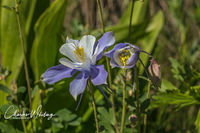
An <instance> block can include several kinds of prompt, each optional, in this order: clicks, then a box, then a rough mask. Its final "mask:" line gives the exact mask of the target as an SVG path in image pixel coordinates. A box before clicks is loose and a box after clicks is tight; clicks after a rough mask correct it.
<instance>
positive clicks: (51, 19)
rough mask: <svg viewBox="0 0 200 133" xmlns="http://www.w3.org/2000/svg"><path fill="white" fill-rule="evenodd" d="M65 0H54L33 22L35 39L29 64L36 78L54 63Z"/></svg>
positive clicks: (58, 44)
mask: <svg viewBox="0 0 200 133" xmlns="http://www.w3.org/2000/svg"><path fill="white" fill-rule="evenodd" d="M66 5H67V1H66V0H56V1H54V2H53V3H52V4H51V6H50V7H49V8H48V9H47V10H46V11H45V12H44V13H43V14H42V15H41V17H40V18H39V20H38V21H37V23H36V24H35V35H36V36H35V40H34V43H33V48H32V51H31V66H32V69H33V72H34V75H35V78H36V79H37V80H38V79H39V78H40V75H41V74H42V73H44V71H45V70H46V69H47V68H49V67H51V66H53V65H54V64H55V60H56V55H57V54H58V48H59V46H60V45H61V41H60V40H61V39H60V34H61V30H62V24H63V20H64V14H65V9H66Z"/></svg>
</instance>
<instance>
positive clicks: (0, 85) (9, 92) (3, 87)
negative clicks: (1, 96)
mask: <svg viewBox="0 0 200 133" xmlns="http://www.w3.org/2000/svg"><path fill="white" fill-rule="evenodd" d="M0 90H1V91H3V92H6V93H8V94H9V95H13V93H12V91H11V90H10V89H9V88H8V87H6V86H5V85H2V84H0Z"/></svg>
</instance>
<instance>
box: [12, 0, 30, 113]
mask: <svg viewBox="0 0 200 133" xmlns="http://www.w3.org/2000/svg"><path fill="white" fill-rule="evenodd" d="M15 2H16V7H15V12H16V15H17V23H18V27H19V34H20V40H21V47H22V52H23V57H24V69H25V75H26V83H27V87H28V95H29V106H30V111H31V110H32V100H31V86H30V80H29V73H28V65H27V61H26V53H25V46H24V38H23V33H22V26H21V22H20V15H19V3H18V2H17V0H15Z"/></svg>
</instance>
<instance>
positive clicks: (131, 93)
mask: <svg viewBox="0 0 200 133" xmlns="http://www.w3.org/2000/svg"><path fill="white" fill-rule="evenodd" d="M128 95H129V96H130V97H131V96H133V89H130V90H129V91H128Z"/></svg>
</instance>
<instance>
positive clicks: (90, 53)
mask: <svg viewBox="0 0 200 133" xmlns="http://www.w3.org/2000/svg"><path fill="white" fill-rule="evenodd" d="M114 42H115V37H114V34H113V32H106V33H105V34H104V35H103V36H102V37H101V38H100V39H99V40H98V41H96V38H95V37H94V36H92V35H86V36H83V37H82V38H81V40H80V41H78V40H72V39H69V40H68V39H67V40H66V43H65V44H64V45H62V46H61V48H60V53H61V54H63V55H65V56H66V57H63V58H61V59H60V60H59V62H60V63H61V64H60V65H57V66H54V67H51V68H49V69H48V70H47V71H46V72H45V73H44V74H43V75H42V78H43V81H44V82H46V83H48V84H53V83H55V82H57V81H59V80H61V79H63V78H68V77H72V76H73V75H74V74H75V73H77V72H79V74H78V75H77V76H76V78H75V79H74V80H73V81H72V82H71V83H70V93H71V94H72V96H73V97H74V98H75V99H76V98H77V96H78V95H79V94H82V93H83V92H84V90H85V88H86V85H87V80H88V79H89V78H90V79H91V82H92V83H93V84H94V85H95V86H96V85H97V86H99V85H102V84H106V79H107V75H108V73H107V72H106V70H105V69H104V65H95V64H96V61H97V60H99V59H100V58H101V57H102V56H103V51H104V50H105V49H107V48H108V47H109V46H111V45H113V44H114Z"/></svg>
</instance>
